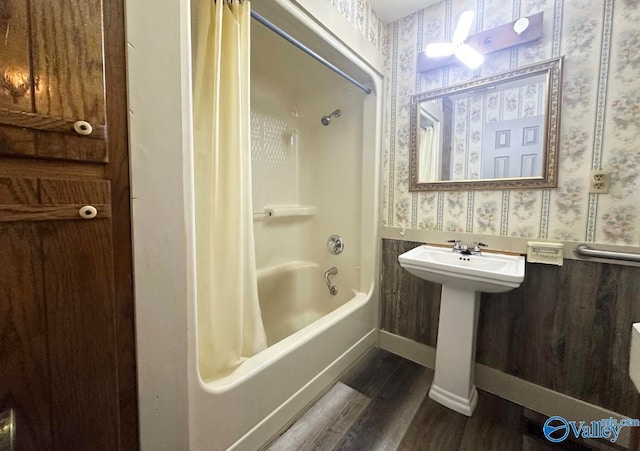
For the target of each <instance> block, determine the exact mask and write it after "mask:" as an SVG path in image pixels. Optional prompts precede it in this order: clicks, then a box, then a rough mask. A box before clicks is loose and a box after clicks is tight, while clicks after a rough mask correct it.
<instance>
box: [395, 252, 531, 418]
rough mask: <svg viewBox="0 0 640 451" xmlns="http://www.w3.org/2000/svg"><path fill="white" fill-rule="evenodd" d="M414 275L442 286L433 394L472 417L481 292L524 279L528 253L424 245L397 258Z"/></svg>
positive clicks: (509, 286) (516, 284)
mask: <svg viewBox="0 0 640 451" xmlns="http://www.w3.org/2000/svg"><path fill="white" fill-rule="evenodd" d="M398 260H399V261H400V265H401V266H402V267H403V268H404V269H406V270H407V271H409V272H410V273H411V274H413V275H415V276H418V277H420V278H421V279H425V280H428V281H431V282H435V283H439V284H441V285H442V295H441V297H440V318H439V322H438V341H437V343H438V344H437V347H436V368H435V375H434V377H433V383H432V384H431V388H430V389H429V397H430V398H431V399H433V400H435V401H437V402H439V403H440V404H442V405H443V406H446V407H449V408H450V409H453V410H455V411H456V412H459V413H461V414H463V415H467V416H471V415H472V414H473V411H474V410H475V408H476V405H477V403H478V391H477V389H476V386H475V383H474V374H473V371H474V363H475V353H476V331H477V329H478V311H479V308H480V292H481V291H484V292H488V293H502V292H505V291H509V290H513V289H514V288H518V287H519V286H520V284H521V283H522V281H523V280H524V257H520V256H512V255H505V254H495V253H482V254H479V255H464V254H461V253H459V252H453V250H451V248H443V247H436V246H428V245H422V246H418V247H416V248H415V249H411V250H410V251H408V252H405V253H404V254H402V255H400V256H399V257H398Z"/></svg>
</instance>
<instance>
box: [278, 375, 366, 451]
mask: <svg viewBox="0 0 640 451" xmlns="http://www.w3.org/2000/svg"><path fill="white" fill-rule="evenodd" d="M370 400H371V399H370V398H368V397H367V396H365V395H363V394H361V393H359V392H357V391H356V390H354V389H352V388H350V387H348V386H346V385H344V384H342V383H340V382H338V383H337V384H336V385H334V386H333V387H332V388H331V389H330V390H329V391H328V392H327V393H326V394H325V395H324V396H323V397H322V398H320V400H319V401H318V402H317V403H316V404H315V405H314V406H313V407H311V409H309V410H308V411H307V412H306V413H305V414H304V415H303V416H302V417H301V418H300V419H299V420H298V421H296V422H295V423H294V425H293V426H291V427H290V428H289V429H288V430H287V431H286V432H285V433H284V434H282V435H281V436H280V437H279V438H278V440H276V441H275V442H274V443H273V444H272V445H271V446H270V447H269V450H270V451H288V450H292V449H295V450H299V451H302V450H316V449H332V448H333V447H334V446H335V444H337V443H338V442H339V441H340V440H341V439H342V437H343V435H344V434H345V432H346V431H347V430H348V429H349V428H350V427H351V425H352V424H353V423H354V422H355V421H356V419H357V418H358V416H359V415H360V413H361V412H362V411H363V410H364V409H365V408H366V406H367V405H368V404H369V402H370Z"/></svg>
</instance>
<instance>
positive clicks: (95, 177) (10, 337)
mask: <svg viewBox="0 0 640 451" xmlns="http://www.w3.org/2000/svg"><path fill="white" fill-rule="evenodd" d="M122 3H123V2H122V0H109V1H105V2H104V3H103V2H102V1H101V0H29V1H25V0H2V1H1V2H0V413H1V412H3V411H6V410H8V409H13V411H14V414H15V424H16V429H15V431H16V436H15V449H17V450H91V451H96V450H118V449H127V450H128V449H137V447H138V445H137V396H136V372H135V346H134V343H135V342H134V326H133V324H134V318H133V288H132V263H131V234H130V226H131V221H130V203H129V199H130V195H129V173H128V171H129V166H128V151H127V127H126V116H127V109H126V87H125V56H124V52H125V46H124V14H123V4H122ZM80 121H81V122H80ZM87 124H88V125H87ZM83 127H84V128H83ZM89 128H90V130H91V133H87V131H88V130H89ZM83 206H92V207H95V209H96V213H97V214H96V216H95V217H94V218H92V219H85V218H83V217H82V215H81V213H80V211H81V208H82V207H83ZM0 443H2V437H0Z"/></svg>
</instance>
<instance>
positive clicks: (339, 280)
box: [127, 0, 384, 451]
mask: <svg viewBox="0 0 640 451" xmlns="http://www.w3.org/2000/svg"><path fill="white" fill-rule="evenodd" d="M296 5H301V7H298V6H296ZM252 6H253V7H254V8H255V9H256V10H257V11H258V12H259V13H260V14H261V15H263V16H265V17H267V19H269V20H271V21H274V22H277V25H279V26H280V27H282V28H284V29H285V30H287V29H288V30H289V31H293V30H295V32H296V33H295V34H296V37H297V38H299V39H301V40H303V41H306V42H307V43H308V44H309V45H311V46H312V47H313V48H314V49H315V50H316V51H318V52H320V53H322V54H324V55H327V56H329V57H330V59H331V60H332V61H333V62H334V63H335V64H337V65H340V66H343V67H344V68H345V69H347V70H349V72H350V73H351V74H352V75H354V76H356V77H357V78H358V79H359V81H361V82H363V83H367V84H368V85H369V86H370V87H371V88H372V89H373V93H372V94H371V95H369V96H364V95H363V94H358V95H360V96H361V97H360V98H359V99H360V100H359V101H358V102H353V101H352V99H353V98H357V95H356V94H354V92H357V91H356V90H357V88H352V87H351V86H349V87H348V88H344V85H343V83H345V82H344V81H343V80H342V79H341V78H340V77H339V76H337V75H335V74H330V75H329V76H328V77H327V78H326V80H325V81H324V82H322V84H318V83H317V80H315V79H313V76H314V75H313V74H314V73H315V72H316V70H315V69H312V68H307V69H305V71H306V72H310V75H309V76H307V75H308V74H306V73H305V75H304V76H301V75H300V74H301V73H303V72H305V71H302V70H301V69H302V68H301V67H300V61H301V58H300V57H299V55H298V54H297V53H295V52H297V50H294V51H293V53H292V54H293V55H295V56H294V59H293V63H292V64H290V65H288V66H287V67H289V68H290V69H291V72H292V77H293V79H294V81H295V80H298V79H301V80H307V82H308V83H307V85H305V86H302V87H301V89H300V90H299V91H297V92H295V93H293V94H292V97H291V98H290V99H287V100H288V101H290V102H294V101H295V102H297V101H298V100H300V101H302V100H305V99H306V100H305V101H304V102H302V103H300V104H298V105H296V106H299V107H300V111H299V113H300V114H299V115H295V116H294V115H293V114H289V113H290V112H291V113H293V111H287V118H288V122H287V124H286V125H287V127H291V128H292V129H294V131H297V133H296V135H295V136H296V138H299V140H300V142H301V143H303V142H304V144H305V145H307V144H309V143H310V144H312V145H313V148H312V149H311V150H312V151H311V152H309V153H306V154H305V153H304V152H301V154H300V162H301V164H303V165H306V166H305V167H306V169H305V171H306V172H302V173H300V174H299V176H298V179H297V181H298V182H299V183H300V191H299V198H298V199H293V200H291V201H295V202H299V203H300V204H305V205H306V204H308V205H313V206H316V207H317V211H318V213H317V216H316V217H315V219H311V218H308V219H300V218H298V219H296V220H300V221H302V222H303V223H304V224H305V227H306V228H305V227H303V228H301V229H299V230H298V231H296V232H293V231H292V230H293V229H287V228H286V227H287V224H286V220H282V221H281V222H280V223H277V222H276V221H275V219H274V220H273V221H271V222H267V221H264V223H261V225H260V226H258V228H259V229H260V230H256V234H257V235H259V234H260V233H272V232H274V233H275V235H273V236H272V237H271V238H268V237H267V239H265V240H262V245H263V247H262V248H261V249H259V251H260V255H259V256H258V264H257V266H258V268H259V269H264V271H263V272H261V274H260V279H261V281H260V284H261V287H260V291H261V293H262V296H261V298H262V299H261V303H262V311H263V318H264V323H265V327H266V329H267V333H268V335H269V344H270V346H269V347H268V348H267V349H265V350H264V351H262V352H260V353H258V354H257V355H254V356H252V357H250V358H248V359H247V360H245V361H244V362H243V363H242V364H241V365H239V366H238V367H236V368H234V369H233V370H232V371H230V372H229V373H228V374H226V375H224V376H223V377H219V378H216V379H215V380H211V379H210V378H204V377H203V376H202V374H201V373H200V369H199V367H198V357H199V353H198V339H197V337H198V333H197V327H198V326H197V325H198V317H197V315H198V312H197V308H196V294H195V286H196V283H195V281H196V276H195V245H196V244H195V232H194V229H195V227H194V220H193V218H194V216H195V215H194V203H193V198H194V193H193V160H192V148H191V144H192V141H191V140H192V136H191V134H190V131H191V130H192V124H191V116H190V115H191V111H192V97H191V96H192V93H191V74H190V68H191V61H190V55H191V47H190V42H189V39H190V31H191V30H190V28H189V26H190V17H189V14H190V13H189V1H188V0H180V1H178V2H170V4H167V7H166V8H155V7H154V4H153V2H151V1H149V0H140V1H138V2H129V3H127V17H128V18H129V19H130V20H128V21H127V29H128V40H129V43H130V44H131V45H129V46H128V49H127V50H128V68H129V78H128V79H129V83H130V91H129V97H130V98H129V102H130V106H131V111H130V128H131V138H130V143H131V155H132V166H131V167H132V173H133V175H132V193H133V196H134V199H133V202H132V206H133V210H134V211H133V217H134V220H133V224H134V226H133V232H134V243H135V245H134V248H135V251H134V252H135V255H134V259H135V287H136V288H135V289H136V335H137V349H136V351H137V360H138V387H139V407H140V416H139V419H140V446H141V449H142V450H143V451H145V450H153V451H164V450H167V451H175V450H181V451H182V450H184V451H187V450H190V451H200V450H223V449H242V450H245V449H246V450H256V449H259V448H260V446H262V445H263V444H264V443H265V441H267V440H268V439H269V438H270V437H272V436H273V435H274V434H276V433H277V432H278V431H279V430H280V429H281V428H283V427H285V426H286V425H287V423H288V422H289V421H291V420H292V419H293V418H295V416H296V415H297V414H298V413H299V412H300V411H301V410H302V409H304V407H305V406H306V405H307V404H308V403H310V402H311V401H313V400H314V399H315V398H316V397H317V396H319V395H320V394H321V393H322V392H323V390H325V389H326V388H328V386H329V385H330V384H331V383H332V382H333V381H334V380H335V378H336V377H338V376H339V374H340V373H341V372H342V371H344V370H345V369H346V368H348V367H349V366H350V365H351V364H352V363H353V362H354V361H355V360H356V359H357V358H358V357H359V356H360V355H361V354H362V353H364V352H365V351H366V350H367V349H369V348H370V347H371V346H373V345H374V344H375V341H376V324H377V313H378V305H377V292H376V289H377V288H376V285H377V280H378V276H379V255H378V253H379V213H378V212H379V204H380V202H379V174H380V168H379V166H380V139H381V133H380V130H381V121H382V119H381V118H382V113H381V112H382V99H381V97H382V76H381V74H382V73H383V72H384V65H383V58H382V57H381V56H380V57H379V60H377V59H375V58H378V54H377V53H374V52H375V49H374V50H373V51H372V49H373V47H371V46H369V47H367V46H364V45H363V43H364V41H363V40H362V37H361V36H360V35H359V34H357V32H356V31H354V29H353V27H351V25H349V24H347V23H346V22H344V18H343V17H342V16H341V15H340V13H339V12H338V11H337V10H335V9H334V8H333V6H332V5H331V4H330V3H329V2H316V1H312V0H298V1H296V2H291V1H288V0H265V1H260V2H256V3H255V4H254V5H252ZM305 10H306V11H309V12H313V14H314V16H315V19H314V18H311V17H310V16H309V15H308V14H307V13H306V12H304V11H305ZM150 11H151V13H150ZM319 21H322V22H324V23H325V24H327V26H326V27H322V26H320V25H318V23H319ZM343 22H344V23H343ZM159 23H160V24H162V27H158V24H159ZM326 28H330V29H331V33H333V35H332V34H331V33H329V32H327V29H326ZM158 30H161V31H158ZM252 33H253V31H252ZM354 33H355V34H357V36H356V35H355V34H354ZM333 36H341V41H338V40H337V39H336V38H334V37H333ZM343 42H347V43H349V44H348V45H351V46H352V48H353V49H354V50H350V49H348V48H347V47H346V46H345V44H343ZM279 47H282V46H279ZM158 49H161V51H160V52H159V51H158ZM287 51H291V49H289V50H287ZM158 52H159V53H158ZM360 55H374V56H375V58H368V59H367V60H366V62H365V61H364V59H363V58H362V57H361V56H360ZM258 56H259V53H254V54H252V57H253V58H254V59H257V57H258ZM268 62H269V61H267V63H268ZM313 64H314V66H312V67H314V68H318V67H319V66H317V65H315V64H316V63H313ZM310 67H311V66H310ZM372 67H373V68H376V69H372ZM320 70H324V69H322V68H319V69H318V72H319V71H320ZM276 81H277V82H278V85H279V86H286V85H288V84H290V83H288V81H286V80H284V79H278V80H276ZM253 88H254V87H253V86H252V90H253ZM320 88H322V89H328V91H322V90H321V89H320ZM345 90H347V91H348V92H346V93H345V92H343V91H345ZM272 91H273V90H272V89H271V88H270V87H269V89H268V90H267V91H265V92H266V93H270V92H272ZM158 92H163V95H162V96H158V95H157V93H158ZM305 96H306V97H305ZM303 97H305V98H303ZM178 106H179V108H178ZM274 106H277V105H274ZM336 108H341V109H342V116H341V117H340V118H339V119H335V120H333V121H332V124H331V125H330V126H329V127H322V126H321V125H320V117H322V115H325V114H328V113H329V112H331V111H333V110H334V109H336ZM264 112H265V113H269V114H271V113H274V114H280V109H279V107H278V108H276V110H274V111H270V110H269V111H264ZM302 118H306V119H307V120H308V121H307V122H306V123H304V124H300V123H298V122H301V121H302ZM354 118H357V119H354ZM352 120H355V121H356V122H355V125H353V124H352V123H351V122H350V121H352ZM345 130H346V131H348V133H350V135H349V136H342V135H341V134H340V132H341V131H343V132H344V131H345ZM288 136H289V137H291V136H293V135H292V134H290V135H288ZM301 145H302V144H301ZM325 173H331V174H332V177H333V178H332V179H330V180H329V182H328V183H327V184H326V185H323V186H322V187H321V188H316V187H317V186H319V185H318V183H319V182H320V179H322V178H323V177H324V174H325ZM271 179H272V180H275V178H274V177H272V178H271ZM347 196H348V197H347ZM284 200H286V201H289V200H288V199H284ZM257 207H258V209H259V207H260V206H257ZM349 218H350V219H349ZM346 219H349V221H346ZM336 220H339V221H336ZM291 221H293V220H291ZM159 223H162V225H163V226H162V227H158V224H159ZM263 226H264V227H263ZM333 233H339V234H340V235H341V236H343V238H344V239H345V243H346V247H345V252H344V254H342V255H340V256H333V255H329V254H328V253H327V249H326V239H327V237H328V236H329V235H330V234H333ZM257 239H259V237H257ZM283 250H286V251H287V252H290V253H291V255H282V251H283ZM257 251H258V250H257ZM276 254H277V258H276V257H274V255H276ZM309 262H312V263H309ZM332 266H336V267H338V270H339V273H338V275H337V276H334V277H332V280H333V281H334V283H335V284H336V285H337V286H338V287H339V294H338V296H336V297H332V296H330V295H329V294H328V290H327V287H326V286H325V285H324V280H323V276H324V271H326V270H327V269H328V268H330V267H332ZM265 268H266V269H265ZM265 293H271V294H265Z"/></svg>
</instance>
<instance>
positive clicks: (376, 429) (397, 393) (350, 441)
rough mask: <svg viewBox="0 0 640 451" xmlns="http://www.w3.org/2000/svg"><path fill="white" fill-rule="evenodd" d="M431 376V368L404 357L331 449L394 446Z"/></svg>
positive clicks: (407, 424)
mask: <svg viewBox="0 0 640 451" xmlns="http://www.w3.org/2000/svg"><path fill="white" fill-rule="evenodd" d="M432 380H433V372H432V371H431V370H430V369H428V368H424V367H422V366H420V365H418V364H416V363H414V362H410V361H408V360H403V361H402V362H401V363H400V365H398V367H397V368H396V370H395V371H394V373H393V374H392V375H391V377H390V378H389V379H388V380H387V382H386V383H385V384H384V386H383V387H382V389H381V390H380V391H379V392H378V394H377V395H376V397H375V398H374V399H373V400H372V402H371V403H370V404H369V405H368V406H367V408H366V409H365V411H364V412H362V415H361V416H360V418H359V419H358V421H357V422H356V423H355V424H354V425H353V427H352V428H351V429H350V430H349V432H348V433H347V434H346V435H345V437H344V438H343V440H342V441H341V442H340V443H339V444H338V446H337V447H335V448H334V449H337V450H351V449H354V450H356V449H357V450H362V449H366V450H382V449H385V450H387V449H388V450H391V449H396V448H397V447H398V444H399V443H400V442H401V440H402V438H403V436H404V435H405V432H406V431H407V428H408V427H409V425H410V424H411V421H412V420H413V418H414V416H415V414H416V411H417V410H418V408H419V407H420V404H421V402H422V400H423V399H424V398H425V396H426V394H427V390H428V389H429V386H430V385H431V381H432Z"/></svg>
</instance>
